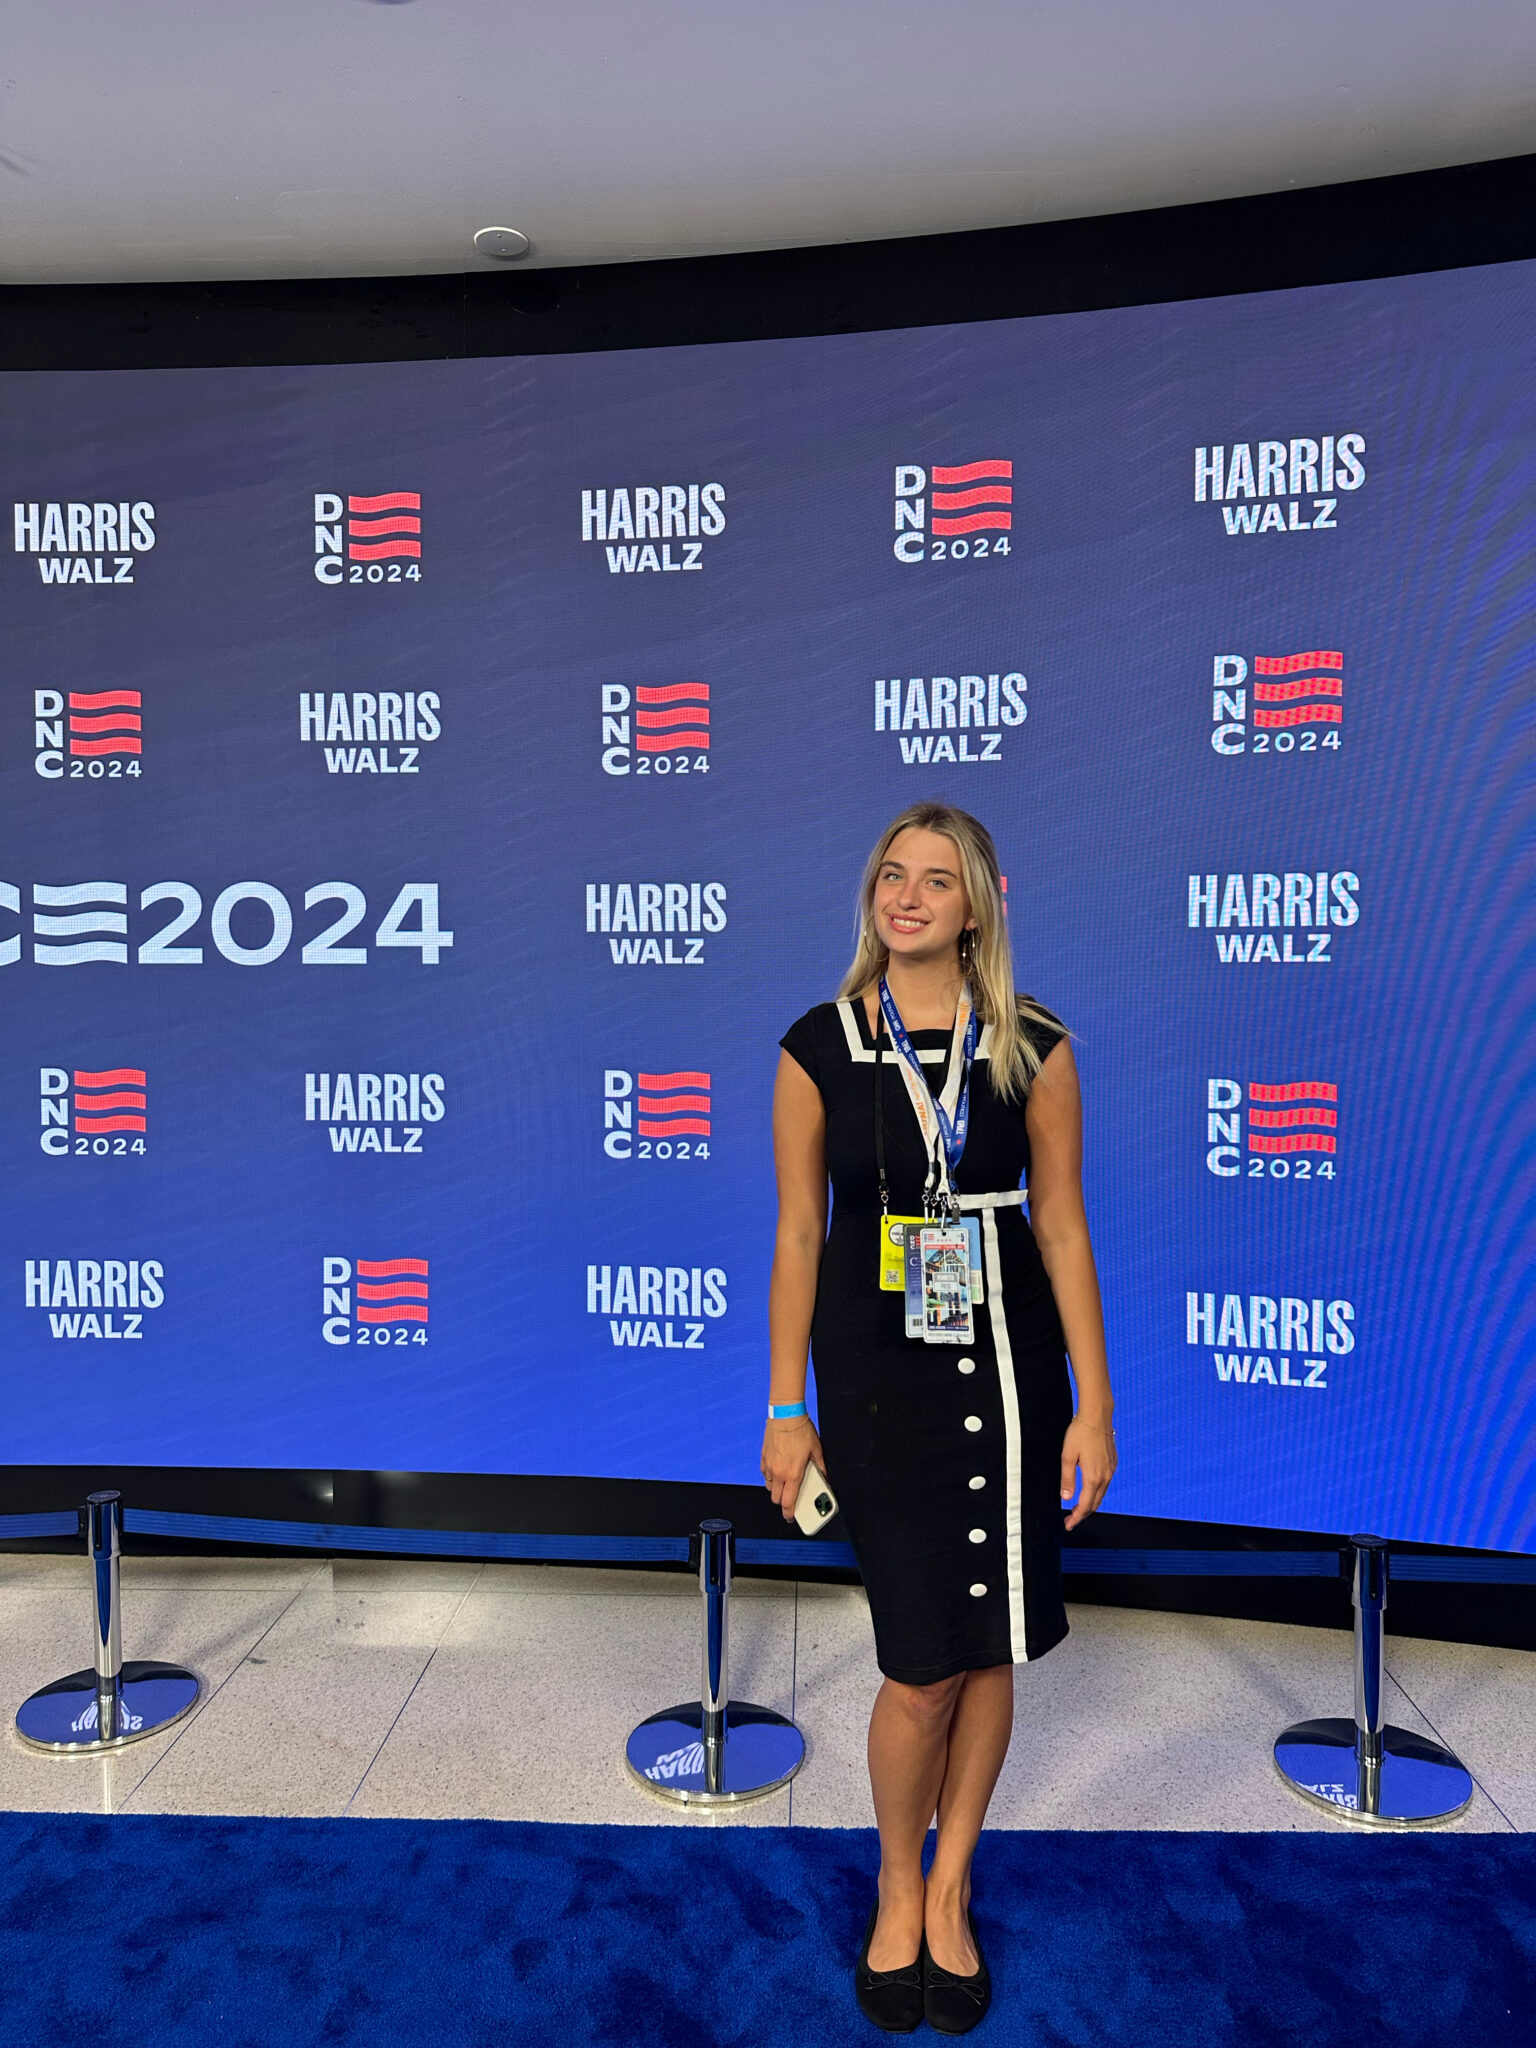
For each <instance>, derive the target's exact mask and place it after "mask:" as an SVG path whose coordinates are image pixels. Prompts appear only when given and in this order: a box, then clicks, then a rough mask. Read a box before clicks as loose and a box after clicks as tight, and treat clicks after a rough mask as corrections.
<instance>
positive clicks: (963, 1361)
mask: <svg viewBox="0 0 1536 2048" xmlns="http://www.w3.org/2000/svg"><path fill="white" fill-rule="evenodd" d="M955 1363H956V1365H957V1366H959V1368H960V1370H961V1371H962V1372H974V1371H975V1370H976V1361H975V1359H974V1358H957V1359H956V1360H955Z"/></svg>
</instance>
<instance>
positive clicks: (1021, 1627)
mask: <svg viewBox="0 0 1536 2048" xmlns="http://www.w3.org/2000/svg"><path fill="white" fill-rule="evenodd" d="M1023 1198H1024V1190H1023V1189H1022V1188H1017V1189H1014V1190H1013V1191H1012V1199H1013V1200H1014V1201H1022V1200H1023ZM1008 1200H1009V1197H1008V1196H1007V1195H1001V1196H999V1195H962V1196H961V1197H960V1204H961V1207H962V1208H979V1209H980V1210H981V1237H982V1247H983V1249H982V1257H983V1258H984V1260H985V1261H986V1269H987V1302H988V1306H989V1308H990V1311H991V1316H992V1345H993V1349H994V1350H995V1351H996V1353H997V1384H998V1391H999V1392H1000V1393H1001V1395H1002V1397H1003V1446H1004V1451H1005V1455H1006V1463H1007V1479H1006V1482H1005V1485H1004V1488H1003V1492H1004V1496H1005V1529H1004V1546H1005V1551H1006V1557H1007V1567H1008V1633H1009V1638H1010V1640H1011V1643H1012V1647H1013V1661H1014V1663H1015V1664H1027V1663H1028V1662H1029V1647H1028V1635H1027V1631H1026V1628H1025V1622H1024V1514H1023V1506H1022V1502H1023V1486H1024V1470H1023V1451H1022V1445H1021V1441H1020V1431H1019V1390H1018V1386H1017V1384H1016V1382H1015V1380H1014V1377H1013V1346H1012V1345H1011V1344H1010V1343H1009V1341H1008V1316H1007V1312H1006V1310H1005V1308H1004V1305H1003V1262H1002V1258H1001V1256H1000V1254H999V1251H998V1243H997V1210H998V1208H999V1207H1000V1206H1001V1205H1002V1204H1004V1203H1006V1202H1007V1201H1008Z"/></svg>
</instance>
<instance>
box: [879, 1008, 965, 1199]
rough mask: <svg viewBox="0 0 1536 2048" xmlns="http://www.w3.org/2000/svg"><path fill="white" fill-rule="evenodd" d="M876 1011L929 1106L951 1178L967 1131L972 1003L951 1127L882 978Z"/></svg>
mask: <svg viewBox="0 0 1536 2048" xmlns="http://www.w3.org/2000/svg"><path fill="white" fill-rule="evenodd" d="M880 1008H881V1009H882V1010H883V1011H884V1013H885V1022H886V1027H887V1029H888V1030H889V1031H890V1034H891V1043H892V1044H893V1045H894V1046H895V1048H896V1050H897V1052H898V1053H899V1054H900V1055H901V1057H902V1058H903V1059H904V1060H905V1061H906V1063H907V1066H908V1068H909V1069H910V1071H911V1072H912V1073H913V1074H915V1075H916V1077H917V1082H918V1086H919V1087H920V1088H921V1089H922V1091H923V1093H924V1094H925V1095H926V1096H927V1098H928V1100H929V1102H930V1103H931V1104H932V1105H933V1114H934V1118H935V1121H936V1122H937V1124H938V1127H939V1136H940V1138H941V1139H942V1140H943V1144H944V1158H945V1160H946V1162H947V1164H948V1167H949V1172H950V1175H951V1177H953V1175H954V1172H955V1169H956V1168H957V1167H958V1166H959V1164H960V1155H961V1153H962V1152H964V1150H965V1139H966V1133H967V1131H968V1130H969V1129H970V1121H971V1062H972V1061H973V1060H974V1059H975V1057H976V1044H977V1038H978V1033H977V1029H976V1006H975V1004H974V1003H973V1004H972V1005H971V1015H970V1020H969V1022H968V1023H967V1024H966V1027H965V1045H964V1050H963V1055H962V1056H963V1059H964V1062H965V1064H964V1067H963V1069H962V1078H961V1082H960V1095H959V1099H958V1100H957V1101H956V1103H955V1120H954V1122H953V1123H951V1122H950V1120H949V1115H948V1112H947V1111H946V1110H945V1107H944V1105H943V1103H942V1102H940V1100H939V1099H938V1097H937V1096H936V1095H935V1094H934V1092H933V1090H932V1089H931V1088H930V1087H929V1086H928V1077H927V1075H926V1074H925V1073H924V1072H923V1068H922V1062H921V1061H920V1060H919V1059H918V1056H917V1051H916V1048H915V1047H914V1045H913V1043H912V1040H911V1037H910V1036H909V1034H908V1032H907V1027H906V1025H905V1024H903V1023H902V1021H901V1012H900V1011H899V1010H898V1009H897V1007H896V1004H895V1002H894V1001H893V999H892V996H891V992H890V990H889V988H887V986H886V982H885V976H884V975H883V974H882V975H881V977H880Z"/></svg>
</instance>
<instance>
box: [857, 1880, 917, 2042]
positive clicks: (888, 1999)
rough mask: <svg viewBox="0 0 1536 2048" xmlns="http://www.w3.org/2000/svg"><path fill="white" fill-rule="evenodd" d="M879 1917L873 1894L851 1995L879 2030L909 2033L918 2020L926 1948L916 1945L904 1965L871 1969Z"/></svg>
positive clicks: (878, 1907) (889, 2032) (876, 1902)
mask: <svg viewBox="0 0 1536 2048" xmlns="http://www.w3.org/2000/svg"><path fill="white" fill-rule="evenodd" d="M879 1918H880V1900H879V1898H878V1896H877V1897H876V1899H875V1903H874V1904H873V1905H872V1906H871V1907H870V1909H869V1925H868V1926H867V1927H866V1928H865V1930H864V1946H863V1947H862V1948H861V1949H860V1950H859V1960H858V1963H857V1964H856V1965H855V1968H854V1972H853V1990H854V1996H855V1997H856V1998H857V1999H858V2001H859V2010H860V2011H861V2012H862V2013H863V2015H864V2017H865V2019H867V2020H868V2021H869V2022H870V2023H871V2025H873V2026H877V2027H878V2028H879V2029H880V2031H881V2033H882V2034H910V2033H911V2032H912V2031H913V2030H914V2029H915V2028H916V2027H918V2026H920V2025H921V2024H922V2018H923V2006H924V1992H923V1957H924V1955H925V1953H926V1951H925V1950H924V1949H923V1947H922V1946H921V1945H920V1946H919V1948H918V1951H917V1954H916V1956H914V1958H913V1959H912V1961H911V1962H910V1963H908V1964H907V1965H906V1966H905V1968H904V1969H900V1970H872V1969H871V1968H870V1967H869V1944H870V1943H871V1942H872V1941H873V1940H874V1938H875V1922H876V1921H877V1920H878V1919H879Z"/></svg>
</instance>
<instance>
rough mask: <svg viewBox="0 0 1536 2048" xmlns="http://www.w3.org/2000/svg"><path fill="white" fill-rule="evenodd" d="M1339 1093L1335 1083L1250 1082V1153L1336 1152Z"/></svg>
mask: <svg viewBox="0 0 1536 2048" xmlns="http://www.w3.org/2000/svg"><path fill="white" fill-rule="evenodd" d="M1338 1100H1339V1091H1338V1089H1337V1088H1336V1087H1335V1086H1334V1084H1333V1082H1332V1081H1250V1082H1249V1083H1248V1150H1249V1151H1250V1152H1270V1153H1280V1152H1334V1151H1337V1149H1338V1140H1337V1132H1338V1127H1339V1112H1338Z"/></svg>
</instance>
